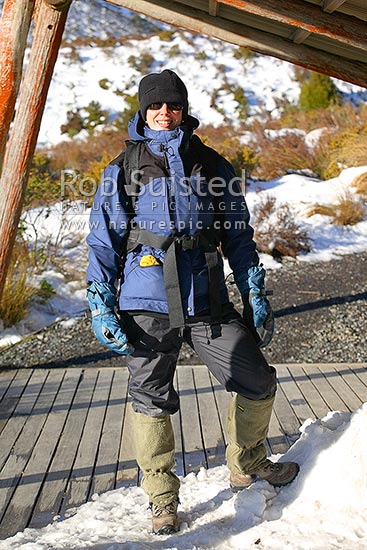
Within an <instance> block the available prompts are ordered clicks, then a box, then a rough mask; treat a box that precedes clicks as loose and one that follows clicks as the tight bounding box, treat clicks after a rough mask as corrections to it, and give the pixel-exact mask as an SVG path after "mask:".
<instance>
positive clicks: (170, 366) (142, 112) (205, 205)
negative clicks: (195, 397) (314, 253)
mask: <svg viewBox="0 0 367 550" xmlns="http://www.w3.org/2000/svg"><path fill="white" fill-rule="evenodd" d="M139 102H140V109H139V111H138V113H137V114H136V116H135V118H134V119H133V120H131V121H130V123H129V135H130V137H131V141H130V142H127V148H126V151H125V152H124V153H123V154H122V155H120V156H119V157H117V159H115V160H114V161H112V163H111V164H109V166H107V168H106V169H105V172H104V175H103V177H102V181H101V185H100V187H99V189H98V191H97V194H96V197H95V201H94V205H93V209H92V214H91V231H90V234H89V236H88V237H87V242H88V245H89V248H90V251H89V266H88V272H87V281H88V284H89V286H88V291H87V294H88V299H89V303H90V308H91V311H92V327H93V330H94V332H95V335H96V336H97V338H98V339H99V340H100V341H101V342H102V343H103V344H104V345H106V347H108V348H109V349H112V350H114V351H116V352H117V353H120V354H122V355H126V356H127V357H126V358H127V366H128V368H129V371H130V375H131V379H130V386H129V393H130V395H131V397H132V407H133V411H134V412H133V416H134V432H135V441H136V457H137V462H138V464H139V466H140V468H141V470H142V471H143V479H142V483H141V485H142V487H143V489H144V491H145V492H146V493H147V495H148V497H149V502H150V504H151V509H152V522H153V531H154V532H155V533H157V534H170V533H173V532H175V531H177V530H178V528H179V521H178V516H177V505H178V497H179V485H180V482H179V479H178V477H177V476H176V475H175V473H174V472H173V471H172V468H173V466H174V436H173V430H172V424H171V418H170V415H172V414H174V413H176V412H177V411H178V409H179V398H178V395H177V393H176V391H175V388H174V386H173V377H174V372H175V367H176V363H177V359H178V355H179V351H180V347H181V345H182V342H183V341H186V342H188V343H189V345H190V346H191V347H192V348H193V349H194V350H195V351H196V352H197V354H198V355H199V357H200V359H201V360H202V361H203V363H205V364H206V365H207V366H208V368H209V370H210V372H211V373H212V374H213V375H214V376H215V378H216V379H217V380H218V381H219V382H220V383H222V384H223V385H224V387H225V388H226V389H227V391H229V392H232V395H233V397H232V401H231V404H230V406H229V410H228V421H227V432H228V440H229V444H228V447H227V451H226V460H227V464H228V467H229V470H230V485H231V487H232V489H233V490H234V491H237V490H241V489H243V488H246V487H248V486H249V485H250V484H251V483H253V482H254V481H255V480H256V479H266V480H268V481H269V483H271V484H272V485H275V486H282V485H286V484H287V483H290V482H291V481H292V480H293V479H294V478H295V476H296V475H297V473H298V470H299V467H298V465H297V464H296V463H293V462H283V463H273V462H271V461H269V460H268V459H267V457H266V451H265V446H264V441H265V438H266V435H267V432H268V427H269V421H270V415H271V412H272V407H273V401H274V395H275V391H276V374H275V369H274V368H273V367H271V366H269V365H268V363H267V361H266V360H265V358H264V356H263V354H262V352H261V350H260V345H261V341H260V337H259V334H258V331H257V330H255V327H257V328H258V329H260V328H261V327H263V326H265V328H266V329H267V336H268V340H269V335H270V333H271V320H272V314H271V308H270V304H269V302H268V299H267V297H266V294H265V290H264V288H265V283H264V278H265V270H264V269H263V267H262V266H260V265H259V258H258V255H257V252H256V247H255V243H254V241H253V239H252V237H253V229H252V228H251V226H250V225H249V213H248V210H247V206H246V203H245V200H244V197H243V195H242V192H241V186H240V182H239V181H238V178H236V176H235V173H234V171H233V167H232V166H231V164H230V163H229V162H228V161H226V160H225V159H224V158H223V157H222V156H220V155H219V154H218V153H217V152H215V151H214V150H213V149H210V148H208V147H206V146H204V145H203V144H202V142H201V141H200V140H199V138H198V137H197V136H195V135H194V130H195V129H196V128H197V127H198V125H199V122H198V120H197V119H195V118H194V117H192V116H190V115H189V113H188V109H189V108H188V94H187V89H186V86H185V84H184V83H183V82H182V80H181V79H180V78H179V77H178V75H177V74H175V73H174V72H173V71H170V70H164V71H163V72H162V73H153V74H149V75H147V76H145V77H144V78H143V79H142V80H141V82H140V85H139ZM219 248H220V250H221V253H222V255H223V256H225V257H226V258H228V261H229V264H230V266H231V268H232V270H233V273H234V278H235V281H236V284H237V286H238V288H239V290H240V292H241V294H242V297H243V302H244V310H245V314H246V315H245V317H244V318H243V317H242V316H241V315H240V314H239V313H238V312H237V311H236V310H235V309H234V307H233V305H232V304H231V302H230V301H229V298H228V293H227V289H226V285H225V280H224V273H223V260H222V255H221V254H220V253H219ZM117 288H118V289H119V290H118V292H117ZM250 305H251V307H250ZM249 310H250V314H249ZM245 319H246V321H245ZM269 327H270V328H269Z"/></svg>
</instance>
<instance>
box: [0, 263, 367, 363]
mask: <svg viewBox="0 0 367 550" xmlns="http://www.w3.org/2000/svg"><path fill="white" fill-rule="evenodd" d="M267 288H269V289H272V290H273V291H274V295H273V297H272V299H271V301H272V305H273V309H274V311H275V316H276V333H275V335H274V338H273V341H272V342H271V344H270V345H269V346H268V347H267V348H266V350H265V355H266V357H267V359H268V360H269V361H270V362H271V363H303V362H304V363H316V362H324V363H328V362H367V344H366V334H367V253H361V254H353V255H348V256H343V257H341V258H340V259H338V260H333V261H330V262H320V263H316V264H308V263H305V262H297V261H288V260H287V261H285V262H284V265H283V267H282V268H281V269H278V270H271V271H270V270H269V271H268V274H267ZM230 294H231V299H232V300H233V301H234V303H235V304H236V305H239V304H240V297H239V295H238V292H237V291H236V289H235V287H234V286H232V285H231V287H230ZM123 361H124V359H123V358H120V357H119V356H118V355H116V354H113V353H110V352H108V351H106V350H105V348H103V347H102V346H101V345H100V344H99V343H98V342H97V340H96V339H95V337H94V336H93V334H92V332H91V329H90V320H89V319H87V318H80V319H76V320H70V321H60V322H58V323H55V324H54V325H52V326H51V327H49V328H48V329H43V330H41V331H39V332H38V333H36V334H33V335H31V336H29V337H27V338H26V339H24V340H23V341H21V342H19V343H17V344H15V345H13V346H12V347H10V348H7V349H5V350H3V351H2V352H0V368H1V367H2V368H16V367H45V368H48V367H53V366H57V367H70V366H79V367H85V366H98V367H102V366H114V367H115V366H120V365H121V364H122V362H123ZM179 362H180V363H190V364H195V363H199V359H198V357H197V355H196V354H194V353H193V352H192V351H191V349H190V348H189V347H188V346H186V345H184V346H183V348H182V351H181V354H180V359H179Z"/></svg>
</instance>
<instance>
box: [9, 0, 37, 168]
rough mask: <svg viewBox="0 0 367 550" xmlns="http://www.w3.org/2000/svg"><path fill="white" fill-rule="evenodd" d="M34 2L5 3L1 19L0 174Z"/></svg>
mask: <svg viewBox="0 0 367 550" xmlns="http://www.w3.org/2000/svg"><path fill="white" fill-rule="evenodd" d="M34 3H35V0H5V2H4V5H3V11H2V14H1V20H0V171H1V165H2V161H3V158H4V152H5V146H6V140H7V137H8V132H9V128H10V123H11V120H12V118H13V115H14V107H15V102H16V99H17V95H18V91H19V84H20V80H21V76H22V69H23V57H24V52H25V47H26V42H27V35H28V31H29V26H30V22H31V17H32V13H33V8H34Z"/></svg>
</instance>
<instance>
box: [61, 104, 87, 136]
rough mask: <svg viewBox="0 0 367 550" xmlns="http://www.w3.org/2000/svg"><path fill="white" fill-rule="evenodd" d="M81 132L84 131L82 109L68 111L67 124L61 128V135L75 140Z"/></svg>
mask: <svg viewBox="0 0 367 550" xmlns="http://www.w3.org/2000/svg"><path fill="white" fill-rule="evenodd" d="M81 130H83V117H82V115H81V114H80V109H77V110H76V111H68V112H67V113H66V123H65V124H62V125H61V126H60V131H61V133H62V134H67V135H68V136H69V137H71V138H73V137H74V136H76V135H77V134H79V132H80V131H81Z"/></svg>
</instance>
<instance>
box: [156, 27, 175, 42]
mask: <svg viewBox="0 0 367 550" xmlns="http://www.w3.org/2000/svg"><path fill="white" fill-rule="evenodd" d="M174 35H175V31H170V30H165V31H161V32H159V33H158V38H159V40H162V42H171V40H172V38H173V37H174Z"/></svg>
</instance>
